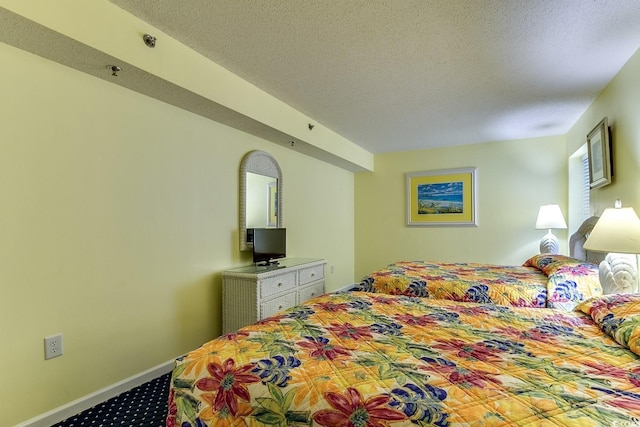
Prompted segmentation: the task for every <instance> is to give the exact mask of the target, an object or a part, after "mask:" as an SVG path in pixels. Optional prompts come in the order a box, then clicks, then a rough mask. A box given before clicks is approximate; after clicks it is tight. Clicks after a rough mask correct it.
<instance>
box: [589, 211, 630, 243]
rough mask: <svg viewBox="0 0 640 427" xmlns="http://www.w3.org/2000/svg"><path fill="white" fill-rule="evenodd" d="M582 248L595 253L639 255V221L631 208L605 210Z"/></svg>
mask: <svg viewBox="0 0 640 427" xmlns="http://www.w3.org/2000/svg"><path fill="white" fill-rule="evenodd" d="M584 248H585V249H587V250H590V251H596V252H615V253H621V254H639V253H640V219H638V215H636V212H635V211H634V210H633V208H607V209H605V210H604V212H603V213H602V216H601V217H600V219H599V220H598V222H597V223H596V225H595V227H593V230H592V231H591V234H589V237H588V238H587V241H586V242H584Z"/></svg>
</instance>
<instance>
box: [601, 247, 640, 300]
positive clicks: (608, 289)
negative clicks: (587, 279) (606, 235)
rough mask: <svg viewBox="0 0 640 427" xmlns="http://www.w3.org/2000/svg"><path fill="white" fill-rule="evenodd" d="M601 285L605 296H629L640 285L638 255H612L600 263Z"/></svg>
mask: <svg viewBox="0 0 640 427" xmlns="http://www.w3.org/2000/svg"><path fill="white" fill-rule="evenodd" d="M600 285H601V286H602V291H603V293H604V294H628V293H631V292H634V291H635V290H636V288H637V285H638V258H637V257H636V255H630V254H617V253H610V254H607V256H606V257H605V258H604V261H602V262H601V263H600Z"/></svg>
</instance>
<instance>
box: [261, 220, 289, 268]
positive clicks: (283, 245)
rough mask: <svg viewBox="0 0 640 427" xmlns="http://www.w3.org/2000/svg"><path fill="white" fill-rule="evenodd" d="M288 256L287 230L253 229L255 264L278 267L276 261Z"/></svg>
mask: <svg viewBox="0 0 640 427" xmlns="http://www.w3.org/2000/svg"><path fill="white" fill-rule="evenodd" d="M286 256H287V229H286V228H254V229H253V262H254V264H256V265H277V264H278V262H277V261H274V260H277V259H280V258H284V257H286Z"/></svg>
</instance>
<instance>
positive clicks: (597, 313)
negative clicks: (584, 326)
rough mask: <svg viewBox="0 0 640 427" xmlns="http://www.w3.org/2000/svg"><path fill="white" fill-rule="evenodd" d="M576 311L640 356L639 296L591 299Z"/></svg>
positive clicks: (611, 296) (618, 295) (623, 295)
mask: <svg viewBox="0 0 640 427" xmlns="http://www.w3.org/2000/svg"><path fill="white" fill-rule="evenodd" d="M577 309H578V310H580V311H582V312H583V313H585V314H588V315H589V316H591V318H592V319H593V321H594V322H596V324H597V325H598V326H599V327H600V329H602V330H603V331H604V332H605V333H606V334H608V335H610V336H611V337H612V338H613V339H614V340H616V341H617V342H618V343H619V344H620V345H623V346H625V347H627V348H628V349H629V350H631V351H633V352H634V353H635V354H637V355H640V294H611V295H605V296H602V297H599V298H592V299H590V300H587V301H585V302H583V303H582V304H580V305H579V306H578V307H577Z"/></svg>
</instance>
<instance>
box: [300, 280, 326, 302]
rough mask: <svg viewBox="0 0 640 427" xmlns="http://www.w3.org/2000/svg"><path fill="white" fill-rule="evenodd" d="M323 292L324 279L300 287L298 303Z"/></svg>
mask: <svg viewBox="0 0 640 427" xmlns="http://www.w3.org/2000/svg"><path fill="white" fill-rule="evenodd" d="M322 294H324V280H323V281H322V282H318V283H315V284H313V285H310V286H307V287H306V288H302V289H300V290H299V291H298V304H301V303H303V302H305V301H306V300H308V299H311V298H314V297H317V296H319V295H322Z"/></svg>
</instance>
